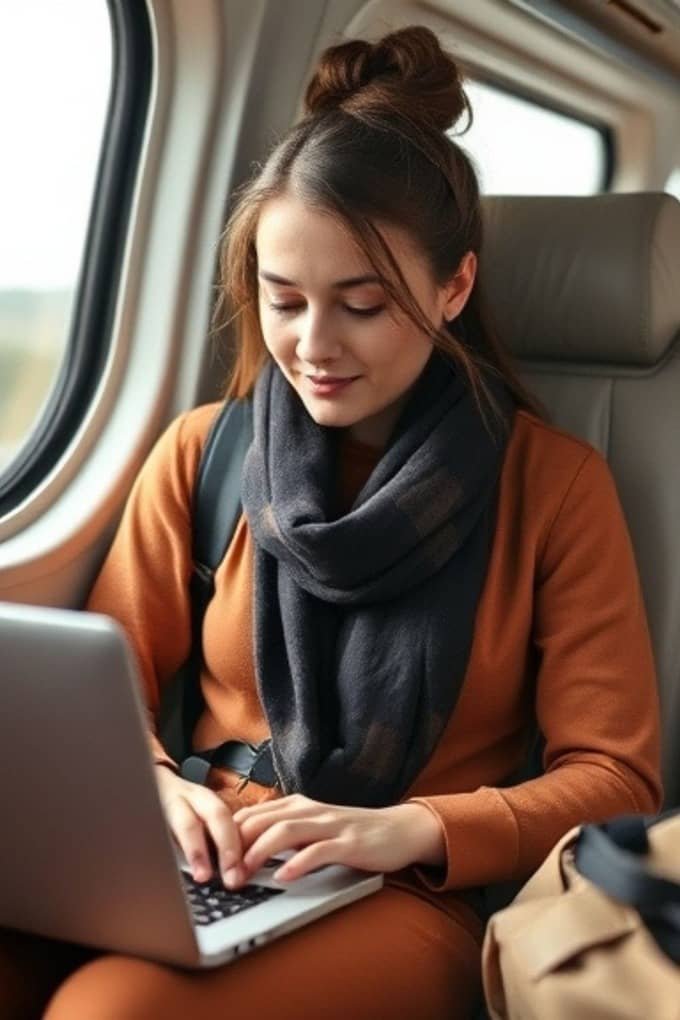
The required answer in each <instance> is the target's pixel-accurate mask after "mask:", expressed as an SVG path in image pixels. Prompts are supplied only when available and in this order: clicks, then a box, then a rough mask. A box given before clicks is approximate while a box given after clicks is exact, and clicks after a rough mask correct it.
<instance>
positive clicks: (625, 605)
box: [87, 404, 661, 905]
mask: <svg viewBox="0 0 680 1020" xmlns="http://www.w3.org/2000/svg"><path fill="white" fill-rule="evenodd" d="M218 407H219V405H218V404H210V405H205V406H203V407H199V408H196V409H195V410H193V411H190V412H188V413H186V414H184V415H181V416H180V417H179V418H178V419H177V420H176V421H174V422H173V423H172V424H171V425H170V426H169V428H168V429H167V431H166V432H165V433H164V435H163V436H162V437H161V438H160V439H159V441H158V443H157V444H156V446H155V448H154V450H153V451H152V453H151V455H150V456H149V458H148V460H147V463H146V465H145V466H144V468H143V470H142V472H141V473H140V476H139V478H138V479H137V481H136V483H135V485H134V488H133V490H132V492H131V494H130V498H129V501H128V504H127V507H126V510H125V513H124V516H123V519H122V522H121V525H120V528H119V530H118V533H117V535H116V538H115V540H114V542H113V545H112V547H111V550H110V552H109V554H108V557H107V559H106V561H105V563H104V565H103V568H102V570H101V573H100V575H99V577H98V579H97V582H96V584H95V586H94V588H93V591H92V593H91V596H90V599H89V602H88V606H87V608H88V609H90V610H93V611H97V612H103V613H109V614H110V615H111V616H113V617H115V618H116V619H118V620H119V621H120V622H121V623H122V624H123V626H124V627H125V628H126V630H127V632H128V634H129V636H130V638H131V640H132V643H133V645H134V647H135V648H136V651H137V653H138V656H139V660H140V665H141V670H142V676H143V681H144V685H145V693H146V700H147V703H148V705H149V708H150V717H151V718H153V713H154V712H155V710H156V709H157V707H158V701H159V693H160V690H161V688H162V686H163V684H164V683H165V682H166V681H167V680H168V679H169V678H170V677H171V675H172V674H173V673H174V671H175V670H176V669H177V668H178V667H179V666H180V664H181V663H182V662H183V661H184V659H185V658H186V656H187V655H188V652H189V647H190V613H189V602H188V599H187V582H188V578H189V576H190V573H191V552H190V550H191V525H190V507H191V496H192V486H193V483H194V478H195V475H196V470H197V467H198V462H199V459H200V454H201V449H202V445H203V443H204V441H205V437H206V435H207V432H208V429H209V427H210V424H211V422H212V420H213V418H214V416H215V414H216V412H217V410H218ZM374 462H375V454H374V453H373V451H371V450H370V449H369V448H367V447H364V446H362V445H361V444H359V443H356V442H354V441H351V440H349V439H347V438H345V441H344V444H343V447H342V458H341V475H340V480H339V481H340V496H341V498H342V499H344V504H345V506H347V505H349V504H350V503H351V501H352V499H353V497H354V495H355V493H356V492H358V490H359V488H360V487H361V485H362V484H363V482H364V480H365V479H366V477H367V476H368V474H369V473H370V471H371V469H372V467H373V464H374ZM252 553H253V547H252V539H251V535H250V531H249V529H248V524H247V520H246V519H245V517H243V516H242V517H241V520H240V522H239V524H238V527H237V530H236V533H235V535H234V538H233V540H232V542H231V545H230V547H229V549H228V551H227V555H226V556H225V558H224V560H223V562H222V564H221V565H220V567H219V568H218V570H217V573H216V577H215V583H216V594H215V597H214V599H213V600H212V602H211V604H210V605H209V606H208V610H207V613H206V617H205V623H204V634H203V640H204V654H205V661H206V666H207V669H206V670H205V671H204V674H203V677H202V683H203V690H204V695H205V701H206V710H205V712H204V714H203V716H202V718H201V720H200V721H199V723H198V726H197V729H196V731H195V746H196V747H199V748H200V747H209V746H213V745H215V744H217V743H220V742H222V741H224V740H229V739H238V740H245V741H249V742H251V743H256V742H259V741H261V740H263V739H264V738H265V737H267V736H268V727H267V721H266V717H265V715H264V713H263V710H262V706H261V704H260V701H259V698H258V694H257V688H256V682H255V675H254V661H253V648H252V615H251V601H252V600H251V594H252V563H253V555H252ZM451 612H452V613H455V606H452V607H451ZM534 705H535V710H536V713H537V717H538V722H539V724H540V727H541V730H542V732H543V734H544V735H545V738H546V750H545V775H543V776H541V777H540V778H538V779H534V780H532V781H530V782H525V783H520V784H518V785H515V786H512V787H505V788H499V784H500V783H502V782H503V780H504V778H505V777H507V776H508V774H509V773H510V772H511V771H512V770H513V769H514V768H516V767H517V766H518V765H519V764H520V763H521V761H522V760H523V755H524V752H525V743H526V733H527V724H528V722H529V720H530V718H531V712H532V709H533V706H534ZM151 739H152V743H153V747H154V754H155V756H156V758H157V759H158V760H160V759H162V758H163V757H164V751H163V749H162V747H161V745H160V744H159V743H158V741H157V740H156V738H155V737H154V736H153V735H152V737H151ZM238 784H239V780H238V779H237V777H236V776H235V774H233V773H232V774H230V773H229V771H228V770H220V772H219V773H218V772H217V770H213V774H212V775H211V785H212V786H213V788H214V789H216V790H217V791H218V792H220V793H221V795H222V796H224V798H225V799H226V800H227V802H228V803H235V802H236V801H237V800H238V802H239V803H244V802H247V801H251V802H252V801H253V800H261V799H263V798H268V797H272V796H276V795H278V793H277V791H272V790H269V789H267V788H264V787H257V784H254V783H251V784H250V786H249V788H247V789H246V790H244V791H243V794H241V795H240V797H237V795H236V786H237V785H238ZM660 796H661V792H660V779H659V726H658V705H657V693H656V682H655V671H654V663H653V657H652V652H651V647H650V640H649V634H648V629H647V623H646V618H645V612H644V607H643V602H642V596H641V592H640V587H639V581H638V576H637V572H636V567H635V562H634V557H633V551H632V547H631V542H630V538H629V535H628V531H627V528H626V524H625V521H624V518H623V514H622V511H621V508H620V504H619V500H618V497H617V493H616V488H615V484H614V481H613V479H612V476H611V474H610V471H609V468H608V466H607V463H606V461H605V460H604V459H603V458H602V457H601V455H600V454H599V453H598V452H597V451H596V450H594V449H593V448H592V447H591V446H589V445H588V444H587V443H585V442H582V441H581V440H579V439H576V438H575V437H573V436H571V435H569V434H567V433H565V432H562V431H560V430H559V429H557V428H554V427H552V426H549V425H546V424H544V423H543V422H541V421H539V420H538V419H537V418H535V417H533V416H532V415H530V414H528V413H527V412H524V411H522V412H519V413H518V414H517V416H516V419H515V425H514V428H513V432H512V435H511V437H510V441H509V444H508V447H507V450H506V455H505V460H504V463H503V469H502V474H501V480H500V493H499V508H498V518H497V527H496V532H495V537H494V542H493V547H492V551H491V557H490V560H489V566H488V572H487V576H486V580H485V584H484V588H483V590H482V596H481V600H480V603H479V606H478V609H477V615H476V620H475V631H474V636H473V643H472V648H471V652H470V658H469V661H468V667H467V673H466V676H465V681H464V685H463V688H462V691H461V695H460V698H459V701H458V704H457V706H456V708H455V711H454V712H453V714H452V716H451V718H450V720H449V724H448V726H447V728H446V730H445V732H444V735H443V737H442V739H441V740H440V742H439V744H438V746H437V748H436V749H435V751H434V753H433V754H432V756H431V758H430V760H429V761H428V762H427V764H426V766H425V768H424V769H423V771H422V772H421V773H420V775H419V776H418V777H417V779H416V781H415V782H414V783H413V785H412V787H411V789H410V790H408V791H407V793H406V795H405V797H404V798H403V799H404V800H407V799H408V800H417V801H419V802H420V803H422V804H424V805H426V806H427V807H428V808H429V809H430V810H431V811H433V812H434V814H435V816H436V817H437V818H438V819H439V821H440V823H441V825H442V827H443V831H444V834H445V837H446V845H447V854H448V860H447V865H446V867H445V869H443V870H442V871H437V872H434V871H432V870H430V869H427V868H424V869H417V871H414V872H413V874H414V875H415V876H416V879H417V882H418V883H419V885H420V888H421V890H423V886H425V887H426V889H429V890H430V891H431V892H432V893H441V892H442V891H445V890H460V889H463V888H466V887H469V886H474V885H477V884H484V883H488V882H493V881H501V880H506V879H510V878H523V877H525V876H527V875H528V874H529V873H530V872H531V871H532V870H534V869H535V868H536V867H537V866H538V864H539V863H540V862H541V861H542V859H543V858H544V857H545V855H546V854H547V852H548V851H549V850H550V848H551V847H552V845H553V844H554V843H555V842H556V841H557V839H558V838H559V837H560V836H561V835H562V834H563V833H564V832H566V831H567V830H568V829H569V828H570V827H571V826H572V825H574V824H576V823H578V822H580V821H586V820H593V819H603V818H605V817H607V816H612V815H615V814H618V813H622V812H631V811H641V812H653V811H655V810H657V809H658V807H659V804H660ZM244 797H245V800H244ZM409 873H410V872H409ZM414 880H415V879H414ZM423 891H425V890H423ZM444 899H445V898H444ZM442 905H444V904H443V903H442Z"/></svg>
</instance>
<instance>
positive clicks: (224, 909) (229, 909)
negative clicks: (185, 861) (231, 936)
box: [182, 871, 285, 925]
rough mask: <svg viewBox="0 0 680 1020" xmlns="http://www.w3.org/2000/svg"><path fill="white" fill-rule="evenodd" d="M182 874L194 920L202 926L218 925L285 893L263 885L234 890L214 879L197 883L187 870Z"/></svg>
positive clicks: (282, 890)
mask: <svg viewBox="0 0 680 1020" xmlns="http://www.w3.org/2000/svg"><path fill="white" fill-rule="evenodd" d="M182 877H183V879H184V885H185V890H186V894H187V900H188V902H189V906H190V907H191V913H192V917H193V920H194V923H195V924H199V925H206V924H215V923H217V921H222V920H224V919H225V918H226V917H233V916H234V914H238V913H239V912H240V911H241V910H247V909H248V908H249V907H256V906H258V905H259V904H260V903H265V902H266V901H267V900H269V899H272V897H274V896H280V895H281V893H282V892H285V890H284V889H268V888H267V887H266V886H263V885H246V886H244V887H243V888H242V889H238V890H235V891H233V892H232V891H231V890H228V889H225V888H224V886H222V885H221V884H219V883H218V882H217V881H216V880H215V879H211V880H210V881H208V882H202V883H198V882H196V881H195V880H194V879H193V878H192V877H191V875H188V874H187V873H186V872H184V871H183V872H182Z"/></svg>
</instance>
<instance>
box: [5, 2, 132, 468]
mask: <svg viewBox="0 0 680 1020" xmlns="http://www.w3.org/2000/svg"><path fill="white" fill-rule="evenodd" d="M111 58H112V53H111V27H110V21H109V14H108V9H107V4H106V0H60V2H59V3H58V4H55V3H54V0H21V3H15V4H11V3H7V4H2V5H0V130H1V131H2V139H3V144H2V162H1V163H0V474H1V473H2V471H3V469H4V468H6V467H7V465H8V464H9V462H10V461H11V460H12V459H13V458H14V457H15V456H16V454H17V453H18V451H19V450H20V449H21V447H22V445H23V443H24V442H25V441H26V439H27V438H28V437H29V436H30V434H31V432H32V429H33V427H34V425H35V423H36V421H37V420H38V418H39V417H40V414H41V412H42V410H43V408H44V406H45V403H46V401H47V399H48V397H49V394H50V392H51V390H52V386H53V384H54V382H55V380H56V377H57V374H58V372H59V368H60V366H61V361H62V358H63V356H64V351H65V349H66V344H67V341H68V336H69V326H70V320H71V312H72V303H73V296H74V288H75V285H76V281H77V279H78V274H79V271H80V263H81V259H82V253H83V246H84V242H85V237H86V232H87V223H88V218H89V211H90V206H91V203H92V195H93V190H94V184H95V179H96V173H97V164H98V159H99V151H100V148H101V141H102V135H103V130H104V123H105V119H106V110H107V105H108V98H109V90H110V80H111Z"/></svg>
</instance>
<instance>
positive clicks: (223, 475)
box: [182, 399, 253, 755]
mask: <svg viewBox="0 0 680 1020" xmlns="http://www.w3.org/2000/svg"><path fill="white" fill-rule="evenodd" d="M252 438H253V410H252V402H251V400H249V399H234V400H228V401H225V404H224V406H223V407H222V408H221V410H220V411H219V413H218V415H217V417H216V418H215V421H214V422H213V424H212V427H211V429H210V432H209V433H208V437H207V439H206V443H205V446H204V448H203V453H202V455H201V461H200V464H199V468H198V474H197V478H196V485H195V488H194V498H193V509H192V528H193V535H192V549H193V571H192V575H191V581H190V585H189V590H190V598H191V652H190V655H189V660H188V665H187V667H186V679H185V682H184V684H183V688H182V729H183V735H184V751H185V755H190V754H191V737H192V734H193V731H194V728H195V726H196V723H197V722H198V720H199V717H200V715H201V712H202V711H203V704H204V703H203V694H202V691H201V684H200V673H201V666H202V663H203V642H202V632H203V618H204V616H205V611H206V609H207V606H208V603H209V602H210V600H211V598H212V597H213V595H214V593H215V579H214V575H215V570H216V569H217V567H218V566H219V564H220V563H221V562H222V560H223V559H224V555H225V553H226V551H227V548H228V547H229V543H230V542H231V540H232V538H233V536H234V532H235V530H236V525H237V523H238V520H239V517H240V516H241V471H242V468H243V461H244V458H245V455H246V452H247V451H248V447H249V446H250V444H251V442H252Z"/></svg>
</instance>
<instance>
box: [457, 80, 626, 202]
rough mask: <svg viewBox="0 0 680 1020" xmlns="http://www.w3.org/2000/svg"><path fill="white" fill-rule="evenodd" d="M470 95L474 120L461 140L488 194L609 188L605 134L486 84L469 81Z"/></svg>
mask: <svg viewBox="0 0 680 1020" xmlns="http://www.w3.org/2000/svg"><path fill="white" fill-rule="evenodd" d="M466 91H467V93H468V97H469V99H470V103H471V105H472V110H473V114H474V119H473V123H472V127H471V128H470V130H469V131H468V132H467V133H466V134H464V135H462V136H461V137H460V138H458V139H457V141H459V143H460V144H461V145H462V146H463V148H464V149H465V150H466V151H467V152H468V153H469V154H470V155H471V156H472V158H473V160H474V163H475V166H476V168H477V170H478V173H479V177H480V184H481V189H482V191H483V192H484V193H486V194H503V195H590V194H594V193H596V192H598V191H602V190H603V189H604V188H606V184H607V176H608V153H609V145H608V139H607V133H606V132H605V131H603V130H601V129H599V128H596V127H594V126H593V125H592V124H586V123H584V122H583V121H580V120H577V119H576V118H575V117H570V116H567V115H566V114H563V113H558V112H557V111H555V110H551V109H548V108H547V107H545V106H540V105H539V104H538V103H535V102H532V101H530V100H528V99H524V98H523V97H520V96H517V95H514V94H512V93H510V92H506V91H503V90H501V89H498V88H494V87H492V86H490V85H487V84H485V83H483V82H479V81H470V80H468V82H467V85H466ZM454 137H455V135H454Z"/></svg>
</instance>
